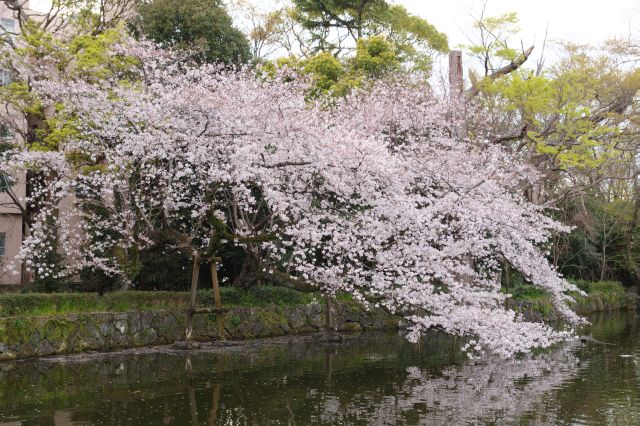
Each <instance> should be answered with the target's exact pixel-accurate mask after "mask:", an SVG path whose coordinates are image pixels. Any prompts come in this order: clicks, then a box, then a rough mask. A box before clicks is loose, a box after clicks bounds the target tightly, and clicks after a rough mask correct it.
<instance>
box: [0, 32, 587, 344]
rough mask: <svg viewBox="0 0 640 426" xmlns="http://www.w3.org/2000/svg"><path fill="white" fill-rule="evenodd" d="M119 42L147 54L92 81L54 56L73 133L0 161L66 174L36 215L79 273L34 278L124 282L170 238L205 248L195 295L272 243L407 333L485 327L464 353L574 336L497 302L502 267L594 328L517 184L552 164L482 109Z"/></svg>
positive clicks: (322, 284) (29, 251) (295, 264)
mask: <svg viewBox="0 0 640 426" xmlns="http://www.w3.org/2000/svg"><path fill="white" fill-rule="evenodd" d="M113 54H114V55H116V54H118V55H127V56H130V57H134V58H136V61H135V63H136V64H137V67H135V68H132V69H128V70H126V72H123V74H122V76H120V78H110V79H107V80H99V81H96V80H89V81H82V80H79V79H68V78H65V76H64V75H59V74H58V75H56V71H55V70H54V69H47V68H46V66H41V70H40V71H42V69H45V70H46V72H47V73H48V77H49V78H48V79H47V80H46V81H45V80H42V81H40V82H39V83H38V85H37V90H39V91H40V92H41V93H42V96H44V97H46V98H48V99H50V100H52V101H55V102H56V103H57V104H58V105H63V106H64V108H65V109H66V111H65V113H66V114H67V115H68V116H72V117H74V120H75V122H76V123H78V130H79V131H78V132H77V133H74V135H73V137H72V138H70V139H69V140H68V141H66V143H65V144H64V149H63V150H61V151H60V152H54V153H31V152H20V153H15V152H14V153H13V154H11V156H10V157H7V161H5V162H4V163H3V169H4V170H6V171H11V170H16V169H20V168H23V167H25V165H27V164H31V165H32V166H33V164H34V162H37V164H38V166H39V167H48V168H50V169H51V170H52V175H55V176H56V179H51V180H48V181H47V182H44V183H43V187H42V191H48V193H50V194H51V196H50V197H48V198H47V205H46V206H41V208H40V211H41V212H42V213H41V214H40V216H41V218H40V220H39V223H42V224H45V223H48V224H51V223H52V222H54V223H55V226H56V228H57V233H58V235H59V236H60V240H61V245H62V247H64V252H65V253H66V254H67V259H66V263H65V264H66V269H65V270H64V271H49V270H47V265H46V262H39V263H38V264H37V265H32V266H33V267H34V268H37V271H38V273H41V274H42V273H55V274H62V273H67V274H72V273H75V272H77V271H78V270H80V269H81V268H87V267H89V268H95V269H101V270H103V271H105V272H107V273H109V274H119V275H122V276H125V277H126V260H127V259H128V258H129V257H131V256H132V253H135V252H136V251H137V250H140V249H143V248H145V247H148V246H149V245H152V244H154V242H155V241H157V239H158V236H159V235H160V234H162V235H165V236H167V235H168V236H170V238H171V240H172V242H173V243H174V245H175V246H176V247H177V248H180V249H181V250H184V251H185V252H187V253H189V254H190V255H191V256H192V257H193V259H194V281H193V282H192V305H191V306H192V307H193V302H195V290H196V286H197V279H198V277H197V270H198V269H199V263H200V259H202V258H204V259H206V260H208V261H209V262H211V264H212V265H213V267H212V272H214V275H215V271H216V265H217V263H218V262H219V253H220V252H221V251H222V250H224V249H226V248H228V247H230V246H232V245H235V246H239V247H241V248H243V249H244V250H246V251H247V252H255V253H258V252H259V256H260V258H261V259H263V266H264V268H265V273H267V274H270V275H272V276H273V277H277V279H279V280H280V282H281V283H282V284H283V285H289V286H295V287H298V288H303V287H304V288H313V289H315V290H317V291H320V292H322V293H324V294H326V295H329V296H334V295H336V294H337V293H340V292H346V293H350V294H352V295H353V296H354V297H355V298H356V299H357V300H359V301H360V302H362V303H364V304H366V305H368V306H380V307H383V308H385V309H387V310H388V311H390V312H392V313H395V314H398V315H400V316H402V317H403V318H404V319H405V321H406V323H407V328H408V337H409V338H410V339H412V340H415V339H417V338H418V336H419V335H420V334H421V333H423V332H424V331H426V330H428V329H433V328H437V329H441V330H444V331H446V332H449V333H452V334H458V335H470V336H474V338H473V340H471V343H470V344H469V345H467V348H466V349H467V350H468V351H469V353H478V352H482V351H484V350H486V349H489V350H491V351H493V352H496V353H497V354H499V355H502V356H511V355H513V354H514V353H517V352H526V351H528V350H530V349H531V348H535V347H547V346H549V345H551V344H553V343H556V342H559V341H561V340H564V339H567V338H569V337H570V336H571V335H572V334H571V332H570V331H554V330H552V329H551V328H550V327H548V326H546V325H544V324H539V323H530V322H525V321H523V319H522V318H520V317H519V316H518V315H516V313H515V312H513V311H511V310H507V309H505V308H504V305H505V299H506V298H507V297H508V295H505V294H503V293H502V292H501V286H500V274H501V268H502V265H503V264H505V262H506V263H508V264H509V265H510V266H511V267H513V268H514V269H516V270H518V271H519V272H520V273H521V274H522V275H523V276H525V277H526V278H527V279H528V280H529V281H531V282H532V283H534V284H536V285H538V286H540V287H541V288H543V289H544V290H545V291H547V292H548V293H550V294H551V295H552V296H553V299H554V302H555V304H556V307H557V308H558V310H559V311H560V312H561V313H562V314H563V315H564V317H565V318H566V320H567V321H568V323H569V324H576V323H579V322H580V321H581V320H580V319H579V317H577V316H576V315H575V314H574V313H573V312H572V311H571V310H570V309H569V308H568V306H567V304H566V303H567V301H568V300H569V299H570V296H568V295H567V291H570V290H573V291H578V290H577V289H576V288H575V287H574V286H572V285H570V284H569V283H567V282H566V281H565V280H564V279H563V278H562V277H561V276H559V275H558V273H557V272H556V271H555V270H554V269H553V268H552V267H551V266H550V265H549V263H548V261H547V260H546V258H545V244H546V242H547V241H548V239H549V238H550V236H551V234H552V233H553V232H557V231H564V230H566V228H565V227H564V226H562V225H561V224H558V223H556V222H554V221H553V220H551V219H550V218H549V217H547V216H546V215H545V212H544V211H543V210H542V208H541V207H539V206H535V205H533V204H531V203H529V202H527V201H526V199H525V198H524V197H523V196H522V191H521V188H522V187H523V184H524V183H526V182H531V181H533V180H536V179H539V178H540V177H539V176H537V175H536V174H535V173H534V171H533V170H531V169H530V168H528V167H527V166H526V165H525V164H524V163H522V162H521V161H520V160H519V159H518V158H516V157H514V156H513V155H511V154H509V153H508V152H507V151H506V150H504V149H502V148H501V147H498V146H495V145H492V144H491V143H490V142H489V140H490V139H491V138H490V136H491V135H488V134H486V133H485V131H484V130H483V129H485V128H487V126H484V125H483V118H482V115H481V114H479V113H478V112H477V111H476V110H475V109H474V108H473V107H472V106H471V105H464V104H461V103H458V102H456V101H455V100H452V101H446V100H439V99H438V98H437V97H436V96H435V95H434V94H433V93H432V92H431V91H430V89H429V87H427V86H426V85H425V84H423V83H420V82H418V81H412V80H411V79H410V78H409V77H407V78H403V80H402V81H401V80H384V81H379V82H376V83H371V85H370V86H369V87H367V88H366V89H362V90H358V91H355V92H354V93H352V94H351V95H349V96H347V97H346V98H344V99H340V100H335V99H334V100H331V101H330V102H329V101H327V102H324V101H322V100H319V101H316V103H312V104H311V103H309V102H307V100H306V97H305V94H306V93H307V90H308V88H309V85H308V82H306V81H305V80H304V78H302V77H299V76H296V75H294V74H292V73H290V72H287V71H286V70H284V71H283V72H281V73H280V74H278V75H276V76H269V77H265V76H261V75H256V73H255V71H252V70H242V71H238V72H229V71H223V70H221V69H219V68H216V67H213V66H200V67H195V66H189V65H188V64H185V63H184V62H183V61H180V60H179V58H177V57H175V56H173V55H172V54H170V53H167V52H166V51H160V50H158V49H156V48H155V47H153V46H151V45H148V44H145V43H131V44H129V45H127V46H124V47H122V48H121V49H120V50H119V51H117V52H114V53H113ZM79 158H80V159H82V161H80V163H81V164H79V163H78V159H79ZM71 159H75V160H74V161H71ZM54 172H55V173H54ZM70 196H72V197H74V200H75V202H74V203H72V204H73V205H70V204H71V203H68V202H67V203H65V202H64V200H66V199H68V198H69V197H70ZM41 198H42V197H41ZM62 205H66V209H61V208H60V207H61V206H62ZM63 210H64V211H63ZM74 217H75V218H80V219H79V220H73V218H74ZM42 229H44V225H43V226H42ZM42 241H43V238H42V235H39V233H38V231H37V226H36V227H34V231H33V233H32V235H31V236H30V237H29V238H28V239H27V240H26V241H25V244H24V248H23V251H22V257H23V258H24V259H31V258H33V259H36V258H37V259H42V258H45V257H43V256H42V255H41V253H42V252H43V251H46V250H59V248H56V247H53V246H51V245H50V244H49V245H47V244H44V245H43V243H42ZM38 253H40V255H38ZM187 334H189V333H187Z"/></svg>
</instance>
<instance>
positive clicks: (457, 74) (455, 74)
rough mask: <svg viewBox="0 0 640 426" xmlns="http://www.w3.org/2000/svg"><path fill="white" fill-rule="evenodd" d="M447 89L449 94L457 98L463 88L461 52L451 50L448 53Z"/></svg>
mask: <svg viewBox="0 0 640 426" xmlns="http://www.w3.org/2000/svg"><path fill="white" fill-rule="evenodd" d="M449 87H450V89H451V94H452V95H455V96H458V95H459V94H460V93H462V88H463V71H462V52H461V51H460V50H452V51H451V52H449Z"/></svg>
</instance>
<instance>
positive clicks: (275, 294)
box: [198, 286, 321, 306]
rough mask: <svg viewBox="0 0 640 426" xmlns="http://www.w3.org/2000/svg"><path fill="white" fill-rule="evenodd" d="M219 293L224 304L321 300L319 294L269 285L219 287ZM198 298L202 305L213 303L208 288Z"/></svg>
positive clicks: (246, 304)
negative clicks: (241, 287)
mask: <svg viewBox="0 0 640 426" xmlns="http://www.w3.org/2000/svg"><path fill="white" fill-rule="evenodd" d="M220 294H221V297H222V302H223V303H222V304H223V305H224V306H268V305H272V304H274V305H304V304H307V303H310V302H311V301H312V300H314V299H315V300H317V301H318V302H319V301H320V300H321V298H320V296H318V295H315V294H310V293H302V292H299V291H295V290H291V289H288V288H285V287H271V286H259V287H254V288H251V289H239V288H236V287H221V288H220ZM198 300H200V301H201V302H202V304H204V305H213V294H212V293H211V292H210V291H208V290H200V291H199V292H198Z"/></svg>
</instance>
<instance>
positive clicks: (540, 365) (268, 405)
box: [0, 313, 640, 426]
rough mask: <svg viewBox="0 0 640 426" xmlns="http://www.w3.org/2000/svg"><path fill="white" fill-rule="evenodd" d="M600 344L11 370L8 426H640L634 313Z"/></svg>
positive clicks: (165, 358)
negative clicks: (476, 354) (478, 353)
mask: <svg viewBox="0 0 640 426" xmlns="http://www.w3.org/2000/svg"><path fill="white" fill-rule="evenodd" d="M592 321H593V323H592V326H591V333H592V336H593V337H594V339H596V340H597V341H598V342H586V343H582V342H572V343H570V344H566V345H563V346H561V347H559V348H555V349H554V350H552V351H549V352H546V353H542V354H538V355H536V356H527V357H523V358H521V359H511V360H507V361H502V360H496V359H482V360H475V361H470V360H468V359H466V357H465V356H464V355H462V354H460V353H459V352H458V351H456V349H455V348H456V347H457V346H459V344H458V343H457V342H455V341H454V340H453V339H452V338H450V337H448V336H444V335H436V334H434V335H432V336H431V335H430V336H428V337H426V338H425V339H424V340H423V341H421V342H420V343H419V344H410V343H408V342H406V341H405V340H404V339H403V338H402V337H400V336H399V335H397V334H393V333H390V334H386V333H366V334H363V335H360V336H358V337H350V338H348V339H346V341H345V342H343V343H341V344H321V343H317V342H315V341H313V340H311V339H310V338H306V339H300V338H297V339H276V340H272V341H270V342H253V343H249V344H242V345H237V346H230V347H227V348H215V349H211V350H208V351H202V352H190V353H185V352H180V351H173V350H168V349H152V350H144V351H129V352H124V353H117V354H108V355H84V356H82V357H67V358H49V359H41V360H26V361H20V362H5V363H0V425H2V426H8V425H11V426H13V425H16V426H17V425H102V424H104V425H213V424H216V425H267V424H269V425H271V424H285V425H310V424H321V425H336V424H354V425H360V424H362V425H369V424H391V425H405V424H430V425H431V424H435V425H438V424H447V425H449V424H469V423H481V424H629V425H632V424H640V386H639V385H640V327H639V324H640V323H639V319H638V317H637V316H636V314H635V313H619V314H612V315H608V316H602V317H596V318H593V320H592Z"/></svg>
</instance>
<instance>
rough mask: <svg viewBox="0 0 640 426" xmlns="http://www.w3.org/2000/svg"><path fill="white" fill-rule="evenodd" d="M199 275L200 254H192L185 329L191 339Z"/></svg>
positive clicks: (186, 335) (187, 336)
mask: <svg viewBox="0 0 640 426" xmlns="http://www.w3.org/2000/svg"><path fill="white" fill-rule="evenodd" d="M199 277H200V254H199V253H195V254H194V255H193V270H192V271H191V292H190V293H189V311H188V312H187V330H186V332H185V337H186V338H187V340H191V336H192V335H193V314H194V312H195V309H196V295H197V291H198V278H199Z"/></svg>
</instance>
